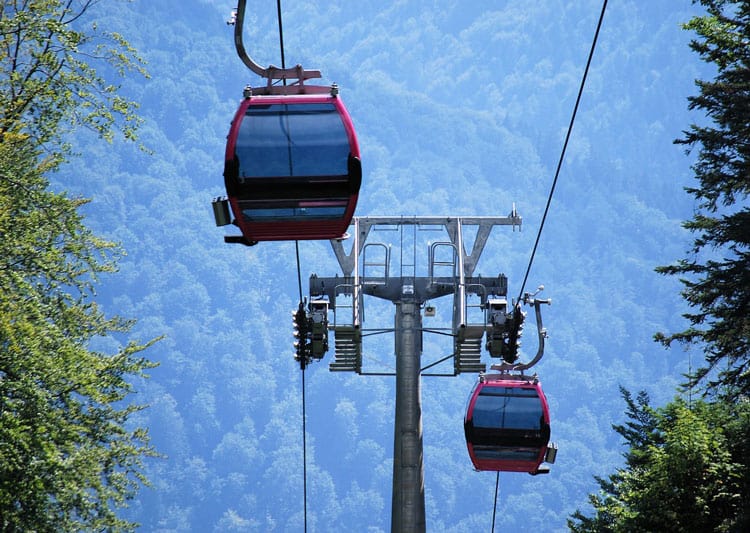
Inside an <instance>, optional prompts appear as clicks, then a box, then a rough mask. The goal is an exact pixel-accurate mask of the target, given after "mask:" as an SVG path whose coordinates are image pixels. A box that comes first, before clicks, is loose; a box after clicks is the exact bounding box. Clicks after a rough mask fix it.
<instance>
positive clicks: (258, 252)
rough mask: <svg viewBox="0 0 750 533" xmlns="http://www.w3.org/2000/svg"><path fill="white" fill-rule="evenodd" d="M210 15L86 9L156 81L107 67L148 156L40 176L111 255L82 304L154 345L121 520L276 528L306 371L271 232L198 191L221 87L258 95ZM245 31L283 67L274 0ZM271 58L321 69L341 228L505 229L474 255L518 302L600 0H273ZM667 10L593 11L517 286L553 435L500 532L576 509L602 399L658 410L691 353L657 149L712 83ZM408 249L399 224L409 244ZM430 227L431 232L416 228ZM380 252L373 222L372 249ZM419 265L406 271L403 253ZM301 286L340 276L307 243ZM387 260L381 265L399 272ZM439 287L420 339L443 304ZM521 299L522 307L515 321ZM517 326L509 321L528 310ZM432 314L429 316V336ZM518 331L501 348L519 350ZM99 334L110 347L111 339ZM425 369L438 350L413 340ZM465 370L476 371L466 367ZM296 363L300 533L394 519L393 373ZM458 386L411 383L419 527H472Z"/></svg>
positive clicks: (227, 116)
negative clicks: (140, 470) (108, 272)
mask: <svg viewBox="0 0 750 533" xmlns="http://www.w3.org/2000/svg"><path fill="white" fill-rule="evenodd" d="M231 4H232V3H231V2H224V1H216V0H211V1H209V0H202V1H194V2H188V3H186V2H176V1H167V2H158V3H157V2H144V1H136V2H133V3H130V4H126V3H112V7H109V8H100V11H99V12H98V14H97V22H99V23H100V24H101V25H106V27H111V28H112V29H114V30H116V31H119V32H121V33H122V34H123V35H124V36H125V37H126V38H128V39H129V40H130V41H131V43H132V44H133V45H134V46H135V47H136V48H137V49H138V50H139V51H140V52H141V53H142V55H143V56H144V57H145V59H146V60H147V61H148V69H149V71H150V74H151V78H150V79H148V80H142V79H137V78H135V77H132V78H128V79H126V80H123V81H122V82H121V83H122V87H121V90H122V91H123V92H124V93H125V94H128V95H129V96H131V97H133V98H135V99H136V100H138V101H140V102H141V104H142V107H141V113H142V115H143V116H144V118H145V125H144V127H143V128H142V130H141V140H142V141H143V142H144V144H146V145H147V146H148V147H149V148H150V149H151V150H152V153H151V154H145V153H143V152H139V151H138V150H137V149H135V148H134V147H132V146H128V145H127V144H125V143H122V142H115V143H114V144H113V145H111V146H108V145H106V144H105V143H102V142H100V141H98V140H96V139H93V138H90V137H87V136H86V135H85V134H82V135H81V136H80V139H79V142H80V143H81V150H80V152H81V154H82V156H81V157H80V158H78V159H77V160H75V161H73V162H71V164H70V165H69V167H68V168H67V169H66V170H64V171H63V172H61V173H60V175H59V176H58V177H57V178H56V185H57V186H59V187H62V188H65V189H66V190H68V191H70V192H71V194H80V195H84V196H87V197H91V198H92V202H91V204H89V205H88V206H87V207H86V209H87V211H86V213H87V223H89V225H90V226H91V227H92V228H93V229H94V230H95V231H96V232H97V233H98V234H101V235H102V236H104V237H107V238H110V239H113V240H115V241H118V242H120V243H121V244H122V246H123V248H124V250H125V251H126V253H127V255H126V256H125V257H123V259H122V261H121V269H120V272H119V273H118V274H116V275H115V276H112V278H111V279H105V280H103V281H102V286H101V287H100V289H99V291H98V292H99V297H100V298H101V301H102V302H103V304H104V307H105V309H107V310H108V311H109V312H110V313H116V314H120V315H123V316H126V317H129V318H135V319H136V320H137V323H136V325H135V326H134V329H133V332H132V335H133V336H135V337H137V338H139V339H140V340H145V339H149V338H153V337H157V336H160V335H164V339H163V340H162V341H160V342H159V343H157V344H156V345H155V346H154V347H153V348H151V349H150V350H149V353H148V354H147V355H149V357H151V358H153V359H154V360H156V361H158V362H159V363H160V366H159V368H157V369H155V370H154V371H153V372H152V375H151V378H150V379H147V380H138V381H137V382H136V383H135V388H136V390H137V394H136V400H137V401H144V402H145V403H148V404H150V407H149V408H148V409H146V410H144V411H143V412H141V413H139V414H138V417H137V418H136V419H135V420H134V423H139V424H143V425H146V426H148V427H149V429H150V433H151V435H152V442H153V444H154V446H155V447H156V449H157V450H158V451H160V452H161V453H162V454H163V455H164V457H163V458H162V459H159V460H154V461H150V462H149V463H148V465H147V473H148V475H149V477H150V478H151V479H152V482H153V486H152V487H150V488H147V489H144V490H143V491H141V494H140V495H139V497H138V498H136V500H135V501H134V502H132V505H131V507H130V509H129V510H128V511H127V512H126V513H127V515H128V516H129V517H131V518H133V519H135V520H137V521H139V522H141V523H142V524H143V527H142V530H143V531H211V530H215V531H232V530H234V531H269V530H275V531H299V530H300V529H301V526H302V520H303V516H302V503H301V497H302V488H301V485H302V473H301V461H302V458H301V455H302V454H301V444H302V443H301V383H300V376H299V370H298V368H296V365H295V363H294V361H293V358H292V337H291V320H290V318H289V316H290V312H291V311H292V310H293V309H295V308H296V306H297V302H298V299H299V293H298V288H297V271H296V261H295V251H294V245H293V244H292V243H267V244H262V245H259V246H257V247H253V248H244V247H239V246H236V245H235V246H231V245H225V244H224V243H223V235H224V234H225V233H230V232H231V230H225V229H222V228H216V227H215V226H214V223H213V217H212V215H211V208H210V201H211V199H212V198H213V197H216V196H221V195H223V194H225V191H224V190H223V179H222V170H223V153H224V143H225V138H226V134H227V131H228V127H229V121H230V120H231V117H232V115H233V114H234V111H235V109H236V107H237V105H238V104H239V101H240V98H241V95H242V89H243V87H244V86H245V85H247V84H251V85H252V84H259V80H258V78H257V77H256V76H254V75H253V74H251V73H250V72H248V71H247V70H246V69H245V67H244V65H242V63H241V62H240V60H239V59H238V58H237V57H236V54H235V51H234V48H233V41H232V29H231V28H230V27H227V25H226V23H225V21H226V19H227V18H228V15H229V13H230V11H231V8H232V7H233V5H231ZM249 4H250V5H249V6H248V14H247V16H246V20H247V27H246V31H245V44H246V46H247V48H248V50H250V52H251V55H253V57H254V59H256V61H257V62H258V63H260V64H262V65H266V64H269V63H275V64H279V60H278V57H279V55H278V54H279V50H278V46H279V42H278V33H277V21H276V5H275V2H273V1H270V0H263V1H261V0H258V1H251V2H249ZM282 8H283V11H282V13H283V23H284V44H285V55H286V61H287V64H288V65H290V64H296V63H301V64H303V65H304V66H305V68H310V69H312V68H317V69H320V70H321V71H322V72H323V79H322V80H321V81H322V82H323V83H331V82H336V83H337V84H338V85H339V86H340V88H341V98H343V99H344V101H345V103H346V105H347V108H348V110H349V112H350V114H351V115H352V118H353V120H354V124H355V127H356V129H357V134H358V138H359V143H360V147H361V152H362V163H363V185H362V189H361V192H360V201H359V204H358V208H357V216H374V215H383V216H402V215H403V216H427V215H445V216H447V215H452V216H459V215H460V216H470V215H483V216H504V215H507V214H508V213H509V212H510V211H511V210H512V209H513V207H514V206H515V208H516V209H517V210H518V212H519V213H520V214H521V215H522V216H523V227H522V229H521V231H512V230H511V229H509V228H495V229H494V230H493V233H492V235H491V238H490V239H489V241H488V244H487V247H486V250H485V252H484V254H483V256H482V259H481V261H480V263H479V265H478V267H477V269H476V272H477V273H480V274H482V275H485V276H496V275H498V274H499V273H504V274H505V275H507V276H508V280H509V293H510V294H511V295H512V296H515V295H516V294H517V292H518V291H520V289H521V282H522V280H523V277H524V274H525V271H526V268H527V265H528V263H529V258H530V255H531V250H532V248H533V245H534V241H535V239H536V236H537V232H538V231H539V227H540V223H541V217H542V214H543V212H544V208H545V204H546V202H547V198H548V195H549V191H550V187H551V185H552V179H553V177H554V173H555V168H556V166H557V162H558V159H559V157H560V151H561V149H562V144H563V140H564V138H565V134H566V131H567V127H568V123H569V121H570V116H571V113H572V110H573V105H574V103H575V98H576V94H577V92H578V88H579V84H580V81H581V76H582V74H583V69H584V66H585V62H586V58H587V55H588V52H589V49H590V47H591V42H592V38H593V35H594V30H595V28H596V23H597V20H598V16H599V12H600V10H601V3H600V2H598V1H593V0H592V1H589V0H584V1H564V0H539V1H531V2H503V1H476V2H471V3H467V2H458V1H450V0H443V1H437V0H433V1H428V0H413V1H409V2H407V1H403V0H402V1H394V2H375V1H369V0H366V1H361V2H360V1H358V2H346V1H327V2H319V1H306V2H292V1H284V2H282ZM696 13H698V8H697V7H695V6H693V5H692V4H691V2H689V1H683V0H679V1H666V0H657V1H653V2H636V1H619V2H610V3H609V5H608V7H607V12H606V14H605V17H604V23H603V25H602V28H601V33H600V36H599V41H598V45H597V49H596V52H595V54H594V57H593V61H592V64H591V70H590V73H589V78H588V80H587V84H586V87H585V91H584V93H583V96H582V100H581V104H580V109H579V112H578V116H577V118H576V121H575V126H574V129H573V132H572V136H571V139H570V143H569V146H568V150H567V154H566V157H565V159H564V161H563V165H562V168H561V172H560V175H559V181H558V183H557V186H556V189H555V192H554V196H553V197H552V201H551V203H550V209H549V214H548V217H547V220H546V223H545V227H544V230H543V232H542V234H541V236H540V239H539V247H538V251H537V254H536V256H535V258H534V262H533V264H532V268H531V271H530V275H529V281H528V283H527V286H526V290H533V289H535V288H536V287H537V286H538V285H544V286H545V290H544V292H543V293H542V294H541V295H540V296H541V297H546V298H552V305H551V306H550V307H549V308H545V309H544V325H545V327H546V328H547V330H548V332H549V339H548V343H547V351H546V355H545V358H544V359H543V361H542V362H541V363H540V364H539V365H538V366H537V367H536V368H535V370H537V372H538V374H539V376H540V379H541V380H542V382H543V384H544V387H545V391H546V393H547V396H548V399H549V401H550V408H551V411H552V440H553V441H556V442H557V443H558V445H559V447H560V451H559V454H558V460H557V463H556V464H555V465H554V466H553V468H552V472H551V474H550V475H549V476H540V477H535V478H532V477H530V476H526V475H525V474H503V475H502V476H501V478H500V479H501V482H500V494H499V496H500V497H499V500H498V510H499V516H501V517H502V520H501V522H500V523H499V526H498V527H496V530H497V531H563V530H565V528H566V525H565V520H566V518H567V516H569V515H570V514H571V513H573V512H574V511H575V510H576V509H579V508H580V509H586V505H587V504H586V502H587V494H588V493H590V492H592V491H595V490H596V482H595V480H594V476H595V475H599V476H602V475H607V474H609V473H612V472H613V470H614V469H615V468H616V467H617V466H618V465H620V464H622V457H621V454H622V452H623V451H624V450H623V447H622V445H621V442H620V441H619V439H618V436H617V435H616V434H615V433H614V432H613V431H612V430H611V425H612V424H616V423H620V422H622V420H623V416H624V415H623V411H624V408H625V405H624V402H623V401H622V399H621V397H620V394H619V387H620V386H624V387H626V388H628V389H629V390H632V391H634V392H635V391H638V390H646V391H647V392H648V393H649V394H650V396H651V398H652V400H653V402H654V404H656V405H658V404H662V403H664V402H666V401H669V400H670V399H671V398H672V397H674V395H675V394H677V392H676V387H677V385H678V384H679V383H680V379H681V374H682V373H684V372H686V371H687V370H688V365H689V364H691V358H695V357H699V354H694V353H693V354H691V353H690V352H684V351H682V350H678V349H672V350H669V351H667V350H664V349H663V348H662V347H660V346H659V345H657V344H656V343H654V342H653V340H652V337H653V335H654V333H656V332H657V331H665V332H670V331H677V330H679V328H681V327H684V325H685V323H684V320H683V319H682V318H681V316H680V315H681V314H682V313H684V312H685V311H686V309H685V307H684V304H683V303H682V301H681V300H680V297H679V290H680V285H679V283H678V282H677V281H676V280H671V279H667V278H663V277H660V276H659V275H657V274H656V273H655V272H654V270H653V269H654V268H655V267H656V266H658V265H663V264H669V263H671V262H673V261H676V260H677V259H679V258H680V257H682V256H683V254H684V253H685V251H686V250H687V249H688V248H689V244H690V236H689V234H687V233H686V232H685V231H684V230H683V229H682V228H681V226H680V223H681V221H682V220H684V219H686V218H688V217H690V216H691V215H692V210H693V204H692V202H691V200H690V199H689V198H688V197H687V195H686V194H685V192H684V190H683V188H684V187H685V186H687V185H689V184H690V183H691V181H690V180H691V173H690V163H691V160H692V158H693V157H694V155H691V154H686V153H685V152H684V149H683V148H682V147H679V146H676V145H674V144H673V142H672V141H673V140H674V139H675V138H678V137H679V136H680V135H681V132H682V131H683V130H685V129H687V127H688V126H689V125H690V123H691V122H696V121H701V120H703V119H702V117H700V116H696V115H695V114H694V113H691V112H689V111H688V110H687V101H686V98H687V96H689V95H690V94H694V93H695V88H694V80H695V79H696V78H699V77H710V76H711V75H712V72H711V71H710V69H709V68H708V67H706V66H704V65H702V64H700V62H699V60H698V58H697V56H696V55H695V54H693V53H692V52H691V51H690V50H689V48H688V42H689V39H690V37H691V36H690V34H689V33H688V32H686V31H684V30H682V29H681V28H680V24H681V23H683V22H686V21H687V20H688V19H689V18H690V16H692V15H694V14H696ZM420 238H421V236H420ZM424 238H425V239H434V238H438V237H432V236H429V237H427V236H425V237H424ZM383 239H386V237H383ZM419 250H420V251H419V259H418V261H419V264H420V265H421V267H420V268H423V265H424V264H425V259H424V255H423V250H426V245H425V246H424V247H421V248H420V249H419ZM300 257H301V273H302V282H303V292H304V293H305V295H307V279H308V277H309V275H310V274H312V273H316V274H318V275H320V276H326V277H328V276H334V275H336V274H337V273H338V271H339V270H338V265H337V264H336V261H335V258H334V256H333V253H332V252H331V250H330V247H329V246H328V243H325V242H303V243H300ZM394 268H396V267H395V266H394ZM450 305H451V304H450V302H449V301H447V300H445V301H437V302H436V306H437V309H438V313H437V317H436V319H435V322H434V324H435V326H436V327H437V326H439V325H440V324H444V323H445V322H446V320H447V319H449V317H450ZM365 306H366V323H365V324H364V326H365V327H369V328H388V327H391V326H392V320H393V308H392V306H391V304H390V303H384V302H378V301H369V300H368V301H366V302H365ZM531 314H533V313H531ZM530 319H531V317H530ZM431 325H432V323H431ZM534 327H535V326H534V324H533V320H530V321H529V323H528V324H527V326H526V332H527V335H526V337H525V338H524V343H523V350H524V355H525V356H526V357H528V356H530V355H531V354H533V353H534V351H535V350H536V339H535V338H534V336H533V332H534ZM118 342H122V339H107V340H103V341H102V346H104V347H106V346H107V345H108V344H107V343H118ZM424 342H425V345H424V355H423V361H424V362H425V363H427V362H430V361H434V360H437V359H439V358H441V357H444V356H446V355H450V353H451V347H450V343H447V344H446V342H445V340H444V339H440V338H435V336H430V335H425V339H424ZM364 353H365V364H366V365H367V368H370V369H388V368H393V367H394V366H395V363H394V355H393V340H392V337H390V336H389V335H373V336H371V337H368V338H367V339H366V341H365V343H364ZM483 357H484V359H485V360H489V358H488V356H487V355H486V354H485V355H484V356H483ZM331 358H332V354H331V353H329V354H328V356H327V358H326V359H325V360H324V361H323V362H321V363H316V364H314V365H313V366H312V367H310V369H308V371H307V372H306V387H307V388H306V398H307V402H308V403H307V432H308V439H307V443H308V446H309V449H308V476H309V477H308V482H309V491H310V492H309V501H308V509H309V510H308V518H309V521H310V528H311V530H312V531H335V530H344V529H350V530H351V529H356V530H360V531H363V530H367V531H373V532H374V531H386V530H389V528H390V513H391V508H390V498H391V457H392V451H393V408H394V387H393V381H392V378H379V377H367V376H356V375H351V374H340V373H331V372H329V371H328V369H327V364H328V362H329V361H330V359H331ZM475 380H476V376H475V375H469V374H464V375H461V376H459V377H457V378H424V379H423V380H422V397H423V426H424V446H425V494H426V506H427V527H428V530H430V531H456V532H458V531H474V530H476V529H480V530H487V529H489V527H490V520H491V513H492V503H493V497H494V484H495V476H494V475H493V474H491V473H479V472H473V471H472V469H471V464H470V462H469V459H468V454H467V453H466V449H465V443H464V441H463V432H462V418H463V409H464V407H465V401H466V397H467V395H468V393H469V391H470V390H471V387H472V385H473V383H474V381H475Z"/></svg>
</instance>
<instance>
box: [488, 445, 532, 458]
mask: <svg viewBox="0 0 750 533" xmlns="http://www.w3.org/2000/svg"><path fill="white" fill-rule="evenodd" d="M474 455H475V456H476V458H477V459H489V460H494V461H536V460H537V459H538V458H539V448H525V447H519V446H480V445H476V444H475V445H474Z"/></svg>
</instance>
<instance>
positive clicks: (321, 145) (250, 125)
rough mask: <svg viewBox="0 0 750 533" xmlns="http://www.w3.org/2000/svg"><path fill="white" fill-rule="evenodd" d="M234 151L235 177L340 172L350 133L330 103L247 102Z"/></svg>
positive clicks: (344, 168) (344, 170) (346, 155)
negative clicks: (236, 172)
mask: <svg viewBox="0 0 750 533" xmlns="http://www.w3.org/2000/svg"><path fill="white" fill-rule="evenodd" d="M235 153H236V154H237V158H238V160H239V164H240V168H239V177H240V178H248V177H281V176H343V175H346V174H347V172H348V168H347V158H348V156H349V139H348V138H347V136H346V129H345V128H344V123H343V122H342V120H341V117H340V116H339V113H338V111H337V110H336V107H335V106H334V105H333V104H274V105H265V106H250V107H248V108H247V112H246V114H245V116H244V117H243V119H242V123H241V124H240V129H239V134H238V136H237V143H236V147H235Z"/></svg>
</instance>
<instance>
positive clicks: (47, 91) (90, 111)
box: [0, 0, 154, 531]
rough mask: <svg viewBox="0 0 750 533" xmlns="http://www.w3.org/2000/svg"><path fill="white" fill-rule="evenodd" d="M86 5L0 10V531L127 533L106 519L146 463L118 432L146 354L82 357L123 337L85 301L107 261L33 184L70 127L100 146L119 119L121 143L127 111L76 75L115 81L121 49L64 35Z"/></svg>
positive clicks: (133, 432) (59, 200)
mask: <svg viewBox="0 0 750 533" xmlns="http://www.w3.org/2000/svg"><path fill="white" fill-rule="evenodd" d="M94 3H95V2H93V1H88V2H73V1H69V2H60V1H55V0H36V1H35V0H27V1H20V0H19V1H6V2H4V3H3V5H2V6H0V531H77V530H131V529H133V528H134V527H135V524H132V523H129V522H127V521H125V520H122V519H120V518H119V517H118V516H117V514H116V511H117V508H118V507H120V506H122V505H124V504H125V502H126V500H127V499H128V498H131V497H132V496H133V495H134V494H135V492H136V490H137V488H138V487H139V486H140V485H141V484H142V483H145V482H146V480H145V478H144V476H143V474H142V460H143V458H144V457H146V456H149V455H153V454H154V452H153V450H152V449H151V448H150V446H149V445H148V436H147V433H146V431H145V430H144V429H142V428H137V427H136V428H134V427H130V425H129V424H128V419H129V417H130V416H131V415H132V414H133V413H134V412H136V411H138V410H140V409H142V406H139V405H136V404H133V403H130V402H128V401H126V400H127V397H128V395H129V393H130V392H131V391H132V384H131V383H130V381H129V379H132V378H133V377H137V376H143V375H144V371H145V370H147V369H148V368H150V367H152V366H153V364H152V363H150V362H148V361H147V360H146V359H145V358H143V357H142V356H140V355H139V354H140V352H141V351H142V350H144V349H145V348H147V347H148V346H149V345H150V344H151V343H147V344H145V345H144V344H139V343H136V342H132V341H130V342H124V346H121V347H120V348H119V349H115V350H114V351H115V353H113V354H107V353H104V352H102V351H98V350H96V349H94V346H96V342H97V339H98V338H100V337H107V338H110V339H114V338H120V337H122V335H123V334H124V333H125V332H127V331H128V329H129V327H130V325H131V323H130V322H128V321H126V320H123V319H121V318H117V317H115V318H107V317H105V315H104V313H103V312H102V311H101V310H100V309H99V307H98V306H97V305H96V303H95V302H94V301H93V297H94V285H95V283H96V281H97V279H98V276H99V275H100V274H103V273H109V272H112V271H114V270H115V268H116V259H117V255H118V254H117V252H118V250H117V248H116V247H115V246H114V245H113V244H111V243H108V242H105V241H102V240H101V239H99V238H97V237H96V236H94V235H93V234H92V233H91V232H90V231H89V230H88V229H87V228H86V227H85V225H84V224H83V219H82V216H81V215H80V213H79V212H78V211H79V208H80V207H81V206H82V205H83V204H84V203H85V200H81V199H74V198H70V197H68V196H67V195H66V194H64V193H55V192H52V191H50V190H49V183H48V180H47V178H46V177H45V176H46V175H47V174H49V173H51V172H53V171H55V170H56V169H57V168H58V167H59V166H60V165H61V164H62V163H63V162H64V160H65V157H66V155H69V153H70V149H71V147H70V146H69V145H67V144H66V143H65V142H64V140H63V139H64V136H65V135H66V134H67V133H68V131H69V128H74V127H77V126H80V125H87V126H91V127H93V128H94V129H95V130H97V131H98V132H99V133H100V134H101V135H102V136H103V137H104V138H112V136H113V130H114V128H115V127H116V124H118V121H117V118H116V115H117V114H120V115H121V116H122V118H124V123H125V125H124V126H122V127H121V129H122V130H123V132H124V133H125V136H126V137H129V138H134V137H133V130H132V129H131V126H130V125H128V124H131V125H132V124H135V122H134V120H135V119H134V117H133V115H132V109H133V107H132V105H131V104H128V103H126V102H125V101H124V100H122V99H120V98H119V97H117V96H116V91H115V90H114V89H113V88H111V86H109V85H106V84H105V83H104V81H103V78H100V77H99V76H98V75H97V73H96V71H95V70H94V69H93V67H91V66H90V65H89V63H87V62H86V58H88V59H92V58H94V57H96V56H97V54H102V53H103V55H100V56H99V57H103V58H107V59H108V60H109V61H110V62H111V63H112V64H113V65H115V66H116V67H117V66H118V65H119V66H120V67H122V68H125V67H127V66H128V65H129V64H130V60H129V59H128V57H129V56H128V54H131V53H132V50H131V49H130V48H129V47H128V46H127V43H125V41H123V40H122V39H121V38H119V37H113V38H114V39H115V41H114V42H115V43H116V44H117V46H119V49H118V47H117V46H116V47H114V48H110V49H109V50H108V51H106V52H102V51H101V49H100V48H98V47H95V48H94V50H93V51H91V50H88V51H87V50H86V46H87V45H88V44H90V43H91V38H90V37H89V36H87V35H86V34H84V33H82V32H79V31H76V30H73V29H72V26H71V25H72V23H73V22H75V21H80V20H81V17H83V15H84V14H85V13H86V11H87V10H88V9H89V8H90V7H91V6H92V5H93V4H94ZM74 7H75V8H76V9H75V10H74V9H73V8H74ZM97 50H99V51H97ZM112 112H114V113H115V114H114V115H113V114H112ZM117 127H120V126H117Z"/></svg>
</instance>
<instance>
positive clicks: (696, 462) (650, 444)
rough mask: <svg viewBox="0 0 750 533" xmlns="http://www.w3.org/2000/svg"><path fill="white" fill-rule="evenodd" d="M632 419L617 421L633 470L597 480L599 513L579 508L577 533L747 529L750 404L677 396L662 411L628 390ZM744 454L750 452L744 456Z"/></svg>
mask: <svg viewBox="0 0 750 533" xmlns="http://www.w3.org/2000/svg"><path fill="white" fill-rule="evenodd" d="M623 396H624V398H625V400H626V402H627V403H628V416H629V418H630V420H631V422H628V423H627V424H626V425H625V426H615V430H616V431H617V432H618V433H619V434H620V435H622V436H623V437H624V438H625V441H626V444H627V445H628V446H629V447H630V448H629V450H628V451H627V452H626V454H625V458H626V468H623V469H620V470H618V471H617V472H616V473H615V474H613V475H611V476H609V478H608V479H601V478H600V479H597V481H598V483H599V486H600V489H601V491H600V493H599V494H592V495H590V496H589V501H590V502H591V504H592V506H593V508H594V511H595V514H594V516H593V517H587V516H585V515H584V514H583V513H582V512H581V511H576V513H574V514H573V516H572V519H571V520H569V521H568V525H569V527H570V529H571V530H572V531H576V532H605V531H606V532H634V531H686V532H689V531H696V532H699V531H746V528H747V526H748V524H750V512H748V509H747V504H746V503H745V498H744V494H746V491H747V489H748V473H749V466H750V461H748V456H747V449H746V448H747V443H746V442H745V440H746V437H747V434H748V432H749V431H750V404H748V403H747V402H742V403H740V404H736V405H733V404H729V403H725V402H713V403H711V402H697V403H695V404H694V405H692V406H689V405H687V404H686V403H685V402H684V401H683V400H680V399H678V400H675V401H673V402H672V403H670V404H668V405H667V406H666V407H664V408H661V409H653V408H651V407H650V406H649V405H648V397H647V396H645V395H643V394H641V395H640V396H639V398H638V401H637V403H635V402H633V401H632V398H631V396H630V394H629V393H628V392H627V391H623ZM742 453H744V455H742Z"/></svg>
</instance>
